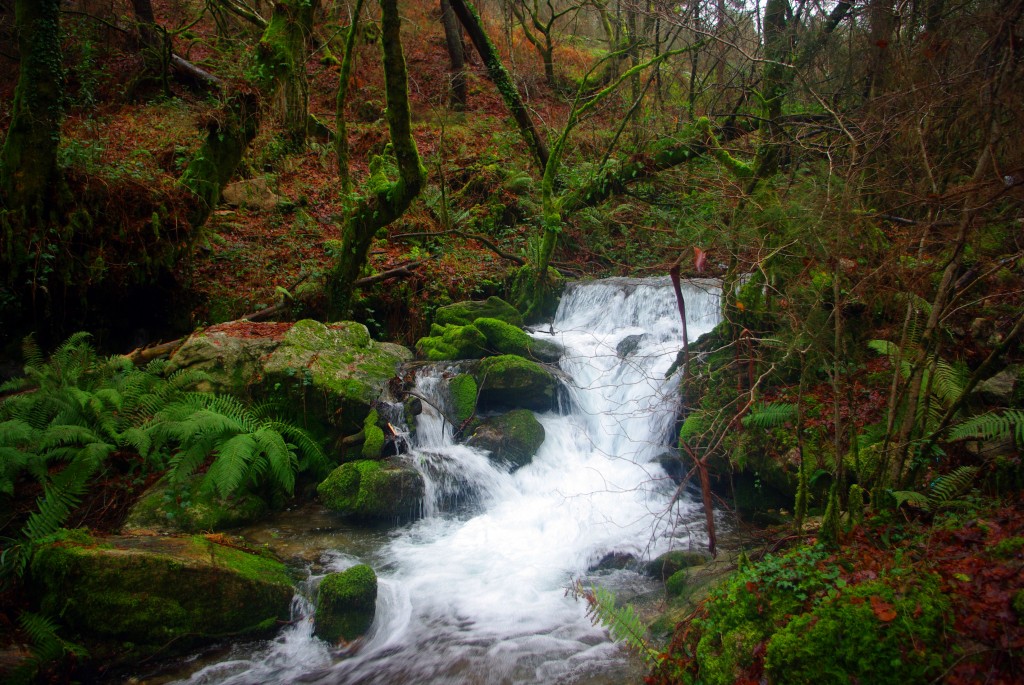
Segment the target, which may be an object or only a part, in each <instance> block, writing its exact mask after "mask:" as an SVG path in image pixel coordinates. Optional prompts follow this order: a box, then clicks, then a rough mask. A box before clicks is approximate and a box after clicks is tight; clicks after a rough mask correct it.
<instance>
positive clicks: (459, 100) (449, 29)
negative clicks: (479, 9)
mask: <svg viewBox="0 0 1024 685" xmlns="http://www.w3.org/2000/svg"><path fill="white" fill-rule="evenodd" d="M441 24H442V26H444V40H445V44H446V45H447V46H448V61H449V63H450V66H449V69H448V77H449V78H450V79H451V92H450V95H449V97H448V106H449V107H451V108H452V109H454V110H456V111H459V112H461V111H462V110H464V109H466V104H467V102H468V95H467V93H466V55H465V53H464V52H463V49H462V27H461V26H460V25H459V18H458V17H456V16H455V12H454V11H453V10H452V6H451V3H450V2H449V1H448V0H441Z"/></svg>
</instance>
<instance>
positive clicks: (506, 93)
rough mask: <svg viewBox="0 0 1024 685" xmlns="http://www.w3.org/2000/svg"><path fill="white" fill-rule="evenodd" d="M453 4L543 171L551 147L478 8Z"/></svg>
mask: <svg viewBox="0 0 1024 685" xmlns="http://www.w3.org/2000/svg"><path fill="white" fill-rule="evenodd" d="M449 2H450V3H451V6H452V10H454V11H455V16H457V17H458V18H459V22H460V23H461V24H462V26H463V27H464V28H465V29H466V33H468V34H469V39H470V40H471V41H473V46H474V47H475V48H476V51H477V52H478V53H479V54H480V58H481V59H483V61H484V64H485V65H486V66H487V74H488V76H489V77H490V79H491V80H492V81H493V82H494V85H496V86H497V87H498V92H499V93H501V97H502V99H503V100H504V101H505V106H506V107H508V108H509V111H510V112H512V118H514V119H515V121H516V126H518V127H519V133H520V135H522V137H523V140H525V141H526V145H527V147H529V148H530V153H531V154H532V155H533V160H534V162H535V163H536V164H537V167H538V168H540V169H543V168H544V167H546V166H547V163H548V149H547V145H545V143H544V140H543V139H542V138H541V137H540V133H538V132H537V127H536V126H534V124H533V118H532V117H530V111H529V110H528V109H527V108H526V104H525V103H524V102H523V98H522V96H520V94H519V90H518V89H517V88H516V85H515V84H514V83H513V82H512V77H511V76H509V73H508V70H506V69H505V65H504V64H502V63H501V56H500V55H498V50H497V49H496V48H495V47H494V43H492V42H491V39H490V37H489V36H488V35H487V31H485V30H484V24H483V21H481V20H480V15H479V14H477V11H476V9H475V8H474V7H473V6H472V5H471V4H469V2H467V0H449Z"/></svg>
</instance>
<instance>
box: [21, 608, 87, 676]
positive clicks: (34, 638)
mask: <svg viewBox="0 0 1024 685" xmlns="http://www.w3.org/2000/svg"><path fill="white" fill-rule="evenodd" d="M18 622H19V623H20V624H21V628H22V630H24V631H25V634H26V635H27V636H28V639H29V650H30V652H31V656H30V657H29V658H27V659H26V660H25V661H24V662H22V663H21V664H20V665H19V666H18V668H17V669H15V670H14V672H13V673H11V674H9V675H10V676H11V681H10V682H12V683H32V682H35V679H36V674H37V673H38V671H39V667H40V666H42V665H43V664H46V663H48V662H51V661H56V660H57V659H60V658H62V657H63V656H64V655H66V654H74V655H75V656H78V657H84V656H87V655H88V652H87V651H86V649H85V648H84V647H82V646H81V645H77V644H75V643H73V642H68V641H67V640H65V639H63V638H62V637H61V636H60V635H58V634H57V631H58V630H59V626H58V625H57V623H56V622H55V621H54V620H53V619H51V618H49V617H48V616H43V615H42V614H36V613H33V612H31V611H23V612H21V615H20V616H18Z"/></svg>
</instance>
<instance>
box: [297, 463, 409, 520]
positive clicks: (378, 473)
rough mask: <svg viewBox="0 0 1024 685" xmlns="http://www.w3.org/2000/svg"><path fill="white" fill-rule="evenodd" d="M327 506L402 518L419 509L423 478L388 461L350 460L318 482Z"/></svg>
mask: <svg viewBox="0 0 1024 685" xmlns="http://www.w3.org/2000/svg"><path fill="white" fill-rule="evenodd" d="M317 493H318V494H319V495H320V500H321V501H322V502H323V503H324V506H326V507H327V508H328V509H332V510H334V511H338V512H341V513H343V514H348V515H350V516H355V517H358V518H366V519H384V520H404V519H409V518H413V517H414V516H415V515H417V514H418V512H419V506H420V500H421V499H422V497H423V479H422V478H421V477H420V475H419V474H418V473H416V471H415V470H414V469H411V468H404V467H401V466H397V465H395V464H393V463H391V462H379V461H370V460H360V461H353V462H349V463H346V464H342V465H341V466H339V467H338V468H336V469H334V471H332V472H331V474H330V475H329V476H327V478H326V479H324V481H323V482H322V483H320V485H318V486H317Z"/></svg>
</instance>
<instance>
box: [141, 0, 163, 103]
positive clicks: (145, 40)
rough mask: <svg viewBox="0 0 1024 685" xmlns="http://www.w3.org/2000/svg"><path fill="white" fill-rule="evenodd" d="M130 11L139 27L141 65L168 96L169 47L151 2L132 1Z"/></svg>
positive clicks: (146, 0) (142, 0)
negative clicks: (158, 82) (157, 81)
mask: <svg viewBox="0 0 1024 685" xmlns="http://www.w3.org/2000/svg"><path fill="white" fill-rule="evenodd" d="M132 11H133V12H134V13H135V23H136V24H137V25H138V27H139V39H140V42H141V43H142V63H143V64H144V65H145V67H146V71H147V72H149V73H150V74H152V75H153V76H154V77H155V78H156V79H157V80H159V81H160V84H161V86H162V87H163V89H164V93H165V94H167V95H169V94H170V86H169V84H168V83H167V68H168V66H170V63H171V49H170V47H171V46H170V43H169V41H168V40H167V34H166V32H165V31H164V30H163V28H162V27H160V26H158V25H157V23H156V17H155V15H154V14H153V3H152V0H132Z"/></svg>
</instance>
